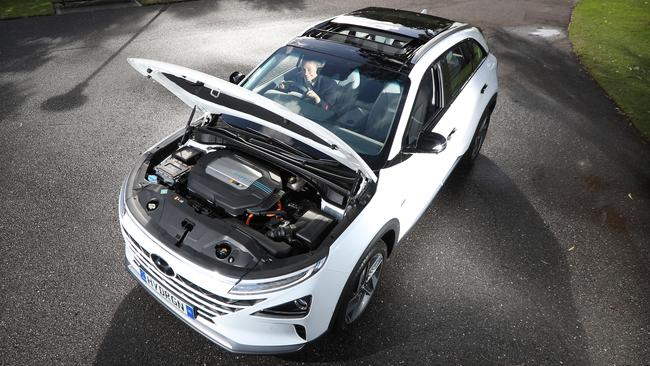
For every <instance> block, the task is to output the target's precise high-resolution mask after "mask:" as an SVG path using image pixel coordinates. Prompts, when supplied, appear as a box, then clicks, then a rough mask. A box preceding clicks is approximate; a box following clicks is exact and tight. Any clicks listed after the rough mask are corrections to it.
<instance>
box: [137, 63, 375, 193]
mask: <svg viewBox="0 0 650 366" xmlns="http://www.w3.org/2000/svg"><path fill="white" fill-rule="evenodd" d="M128 62H129V63H130V64H131V66H133V68H135V69H136V70H137V71H138V72H139V73H141V74H142V75H145V76H147V77H150V78H153V79H154V80H156V81H157V82H158V83H160V84H161V85H163V86H164V87H165V88H167V89H168V90H169V91H171V92H172V93H174V94H175V95H176V96H177V97H178V98H179V99H181V100H182V101H183V102H185V103H186V104H187V105H188V106H191V107H194V106H196V107H197V108H199V109H201V110H202V111H204V112H206V113H214V114H229V115H233V116H236V117H240V118H244V119H246V120H249V121H251V122H253V123H257V124H259V125H261V126H263V127H266V128H270V129H273V130H275V131H278V132H280V133H283V134H285V135H287V136H289V137H291V138H293V139H295V140H298V141H300V142H302V143H304V144H307V145H309V146H311V147H313V148H314V149H316V150H318V151H320V152H322V153H323V154H325V155H327V156H329V157H331V158H332V159H334V160H336V161H338V162H340V163H341V164H343V165H345V166H346V167H348V168H350V169H351V170H352V171H355V172H357V171H358V172H360V173H361V174H363V175H364V176H365V177H366V178H367V179H369V180H372V181H373V182H376V181H377V176H376V175H375V173H374V172H373V170H372V169H371V168H370V167H369V166H368V164H367V163H366V162H365V161H364V160H363V159H362V158H361V157H360V156H359V154H357V153H356V151H354V150H353V149H352V148H351V147H350V146H349V145H348V144H346V143H345V142H344V141H343V140H341V139H340V138H339V137H338V136H336V135H335V134H333V133H332V132H330V131H329V130H328V129H326V128H325V127H323V126H321V125H319V124H317V123H315V122H314V121H311V120H309V119H307V118H305V117H303V116H300V115H298V114H296V113H294V112H292V111H290V110H288V109H287V108H285V107H284V106H282V105H279V104H277V103H275V102H273V101H271V100H269V99H267V98H265V97H263V96H261V95H259V94H256V93H254V92H252V91H250V90H248V89H245V88H242V87H240V86H238V85H235V84H232V83H230V82H228V81H225V80H222V79H219V78H217V77H214V76H210V75H208V74H205V73H202V72H200V71H196V70H192V69H188V68H185V67H182V66H177V65H173V64H169V63H164V62H159V61H153V60H146V59H138V58H129V59H128Z"/></svg>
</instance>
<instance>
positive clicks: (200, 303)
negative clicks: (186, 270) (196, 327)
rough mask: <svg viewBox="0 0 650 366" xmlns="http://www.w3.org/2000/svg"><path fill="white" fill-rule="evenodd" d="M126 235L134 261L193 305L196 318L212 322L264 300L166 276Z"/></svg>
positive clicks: (176, 275) (177, 277) (175, 276)
mask: <svg viewBox="0 0 650 366" xmlns="http://www.w3.org/2000/svg"><path fill="white" fill-rule="evenodd" d="M125 233H126V232H125ZM126 236H127V238H128V240H127V243H128V245H129V247H130V248H131V251H132V252H133V253H134V254H135V263H136V264H137V265H138V266H139V267H140V268H142V269H143V270H144V271H145V272H146V273H147V275H149V276H151V278H153V279H155V280H156V281H157V282H158V283H160V284H161V285H163V286H165V288H166V289H167V290H168V291H170V292H171V293H173V294H174V296H177V297H178V298H179V299H181V300H182V301H184V302H186V303H187V304H190V305H193V306H195V307H196V310H197V312H196V313H197V318H198V317H201V318H203V319H205V320H207V321H209V322H212V323H214V320H213V318H215V317H217V316H221V315H226V314H231V313H234V312H237V311H239V310H241V309H245V308H247V307H249V306H251V305H254V304H257V303H258V302H261V301H264V300H265V299H254V300H235V299H228V298H226V297H223V296H219V295H216V294H214V293H212V292H210V291H208V290H206V289H204V288H202V287H200V286H198V285H196V284H194V283H193V282H191V281H190V280H188V279H187V278H185V277H183V276H181V275H179V274H175V275H174V277H169V276H166V275H164V274H162V273H161V272H160V271H159V270H158V269H157V268H156V266H155V265H154V264H153V261H152V260H151V256H150V253H149V252H148V251H147V250H145V249H144V248H143V247H142V246H140V244H138V242H136V241H135V240H134V239H133V238H132V237H131V236H130V235H129V234H128V233H126Z"/></svg>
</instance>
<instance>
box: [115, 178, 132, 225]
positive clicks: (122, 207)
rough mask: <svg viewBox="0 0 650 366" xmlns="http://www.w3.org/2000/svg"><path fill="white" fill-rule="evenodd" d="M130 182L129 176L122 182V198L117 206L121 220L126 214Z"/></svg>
mask: <svg viewBox="0 0 650 366" xmlns="http://www.w3.org/2000/svg"><path fill="white" fill-rule="evenodd" d="M128 180H129V177H128V176H127V177H126V178H124V182H122V188H120V198H119V202H118V204H117V206H118V211H119V214H120V218H122V216H124V214H126V183H127V181H128Z"/></svg>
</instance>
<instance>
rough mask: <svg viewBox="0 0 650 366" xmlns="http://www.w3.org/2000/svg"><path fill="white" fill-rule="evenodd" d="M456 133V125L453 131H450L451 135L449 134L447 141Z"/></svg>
mask: <svg viewBox="0 0 650 366" xmlns="http://www.w3.org/2000/svg"><path fill="white" fill-rule="evenodd" d="M455 133H456V128H455V127H454V129H453V130H451V132H449V135H447V141H451V136H452V135H453V134H455Z"/></svg>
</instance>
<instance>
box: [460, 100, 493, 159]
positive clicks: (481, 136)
mask: <svg viewBox="0 0 650 366" xmlns="http://www.w3.org/2000/svg"><path fill="white" fill-rule="evenodd" d="M491 115H492V109H488V110H487V111H485V113H483V116H481V120H480V121H479V122H478V126H476V131H475V132H474V136H473V137H472V142H471V143H470V145H469V148H468V149H467V151H466V152H465V154H464V155H463V157H462V158H461V161H460V164H461V165H462V166H465V167H469V166H471V165H472V164H474V160H476V157H477V156H478V154H479V152H480V151H481V147H483V142H484V141H485V136H486V135H487V130H488V126H489V125H490V116H491Z"/></svg>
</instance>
